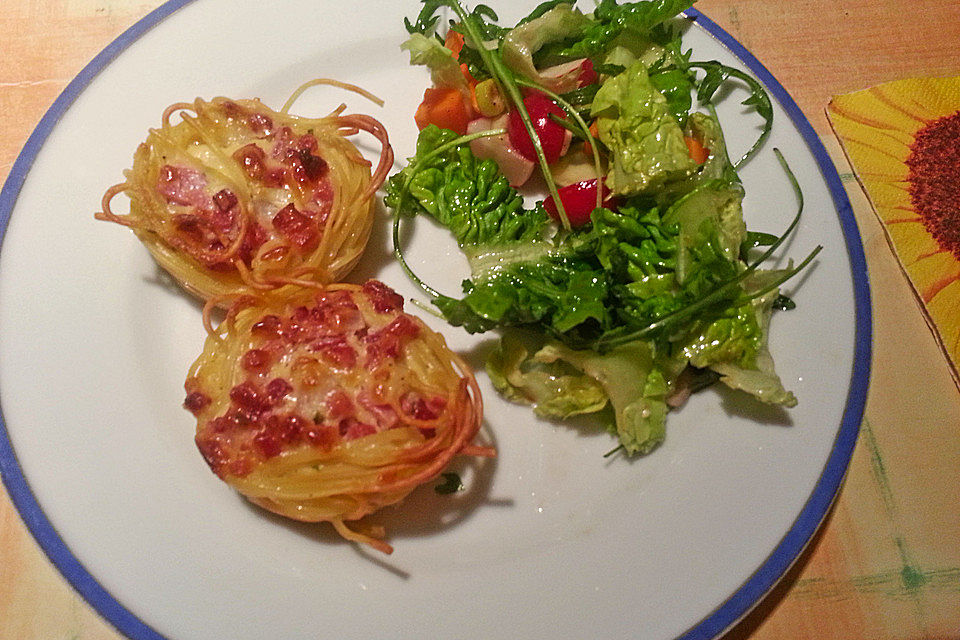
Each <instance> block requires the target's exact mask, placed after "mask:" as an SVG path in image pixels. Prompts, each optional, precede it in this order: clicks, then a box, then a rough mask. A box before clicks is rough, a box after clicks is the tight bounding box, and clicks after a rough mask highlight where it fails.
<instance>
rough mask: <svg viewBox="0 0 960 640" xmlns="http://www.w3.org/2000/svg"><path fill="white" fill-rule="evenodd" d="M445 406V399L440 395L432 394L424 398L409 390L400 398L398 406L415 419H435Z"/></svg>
mask: <svg viewBox="0 0 960 640" xmlns="http://www.w3.org/2000/svg"><path fill="white" fill-rule="evenodd" d="M446 406H447V399H446V398H444V397H442V396H432V397H431V398H430V399H428V400H425V399H424V398H423V397H422V396H420V394H418V393H415V392H413V391H410V392H407V393H405V394H403V397H401V398H400V408H401V409H402V410H403V412H404V413H406V414H407V415H409V416H413V417H414V418H416V419H417V420H435V419H436V418H438V417H439V416H440V414H441V413H443V410H444V408H446Z"/></svg>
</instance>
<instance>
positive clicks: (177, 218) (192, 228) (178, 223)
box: [172, 213, 217, 247]
mask: <svg viewBox="0 0 960 640" xmlns="http://www.w3.org/2000/svg"><path fill="white" fill-rule="evenodd" d="M172 220H173V225H174V227H176V229H177V231H178V232H179V233H180V235H181V236H186V238H187V239H188V240H187V241H188V242H190V243H191V244H194V245H201V246H205V247H208V246H212V245H213V244H214V243H216V242H217V234H216V233H214V231H213V229H211V228H210V225H209V224H207V222H206V221H204V220H203V219H202V218H201V217H200V216H198V215H196V214H193V213H177V214H174V216H173V218H172Z"/></svg>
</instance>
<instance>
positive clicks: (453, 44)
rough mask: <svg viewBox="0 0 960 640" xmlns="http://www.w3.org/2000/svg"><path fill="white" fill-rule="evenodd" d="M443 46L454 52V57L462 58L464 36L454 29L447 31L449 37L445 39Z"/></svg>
mask: <svg viewBox="0 0 960 640" xmlns="http://www.w3.org/2000/svg"><path fill="white" fill-rule="evenodd" d="M443 46H445V47H446V48H447V49H450V51H452V52H453V57H454V58H456V59H457V60H459V59H460V52H461V51H462V50H463V36H462V35H461V34H459V33H457V32H456V31H454V30H453V29H450V31H447V37H446V39H444V41H443Z"/></svg>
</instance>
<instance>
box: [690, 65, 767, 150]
mask: <svg viewBox="0 0 960 640" xmlns="http://www.w3.org/2000/svg"><path fill="white" fill-rule="evenodd" d="M690 68H693V69H702V70H703V71H705V75H704V77H703V78H702V79H701V80H700V82H699V84H698V86H697V100H699V101H700V102H701V103H708V102H710V101H711V100H712V99H713V96H714V94H716V92H717V90H718V89H719V88H720V87H721V86H722V85H723V84H724V83H725V82H727V80H728V79H729V78H736V79H737V80H740V81H742V82H743V83H745V84H746V85H747V88H748V89H749V90H750V95H749V96H747V98H746V99H745V100H743V102H742V103H741V104H743V105H744V106H746V107H752V108H753V109H754V110H755V111H756V112H757V115H759V116H760V117H761V118H763V127H762V129H761V131H760V136H759V137H758V138H757V140H756V141H755V142H754V143H753V145H752V146H751V147H750V148H749V149H748V150H747V152H746V153H744V154H743V156H742V157H741V158H740V159H739V160H738V161H737V162H736V163H734V167H739V166H740V165H742V164H743V163H745V162H747V161H748V160H749V159H750V158H752V157H753V156H754V155H755V154H756V153H757V151H759V150H760V147H761V146H762V145H763V142H764V141H765V140H766V139H767V137H768V136H769V135H770V131H771V130H772V129H773V104H772V103H771V102H770V96H769V95H767V90H766V89H765V88H764V86H763V85H762V84H760V82H759V81H757V80H756V79H754V77H753V76H751V75H750V74H748V73H744V72H743V71H740V70H739V69H734V68H733V67H728V66H727V65H725V64H722V63H720V62H717V61H716V60H711V61H709V62H691V63H690Z"/></svg>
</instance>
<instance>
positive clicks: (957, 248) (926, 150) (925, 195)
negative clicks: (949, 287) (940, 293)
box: [906, 111, 960, 260]
mask: <svg viewBox="0 0 960 640" xmlns="http://www.w3.org/2000/svg"><path fill="white" fill-rule="evenodd" d="M906 162H907V167H909V169H910V172H909V174H908V176H907V180H908V181H909V183H910V200H911V202H912V204H913V208H914V210H915V211H916V212H917V214H918V215H919V216H920V219H921V220H923V225H924V227H926V229H927V231H928V232H930V234H931V235H932V236H933V237H934V238H935V239H936V240H937V243H938V244H939V245H940V247H941V249H943V250H944V251H949V252H950V253H952V254H953V255H954V257H956V258H957V259H958V260H960V111H957V112H956V113H954V114H953V115H950V116H945V117H943V118H939V119H937V120H933V121H932V122H930V123H929V124H927V125H926V126H925V127H923V128H922V129H920V130H919V131H918V132H917V134H916V136H915V137H914V142H913V145H912V146H911V147H910V156H909V157H908V158H907V161H906Z"/></svg>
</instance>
